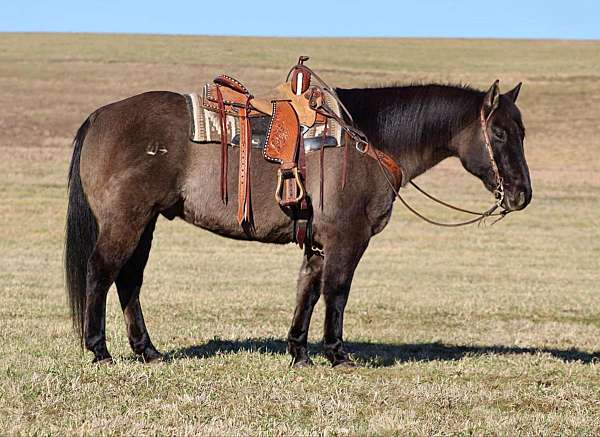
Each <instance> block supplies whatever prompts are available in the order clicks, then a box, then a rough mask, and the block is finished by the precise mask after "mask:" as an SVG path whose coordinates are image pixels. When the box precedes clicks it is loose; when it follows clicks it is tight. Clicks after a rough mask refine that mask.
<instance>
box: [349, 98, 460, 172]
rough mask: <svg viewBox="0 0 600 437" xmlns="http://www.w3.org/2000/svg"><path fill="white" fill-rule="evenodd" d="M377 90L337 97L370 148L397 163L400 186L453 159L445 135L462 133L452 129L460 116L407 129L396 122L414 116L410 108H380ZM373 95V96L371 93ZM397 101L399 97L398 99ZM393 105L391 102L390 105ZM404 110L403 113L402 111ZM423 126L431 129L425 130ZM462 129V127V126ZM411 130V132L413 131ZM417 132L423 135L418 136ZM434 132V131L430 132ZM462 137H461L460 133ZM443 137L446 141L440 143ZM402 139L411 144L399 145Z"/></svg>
mask: <svg viewBox="0 0 600 437" xmlns="http://www.w3.org/2000/svg"><path fill="white" fill-rule="evenodd" d="M377 92H381V90H378V89H363V90H341V96H340V97H341V98H342V100H343V102H344V104H347V106H348V108H349V110H350V112H351V113H352V115H353V118H354V120H355V122H356V123H357V125H358V127H359V128H360V129H361V130H363V131H364V132H365V134H366V135H367V137H368V138H369V139H370V140H371V141H373V145H374V146H375V147H377V148H380V149H382V150H383V151H385V152H386V153H388V154H389V155H391V156H392V157H394V159H395V160H396V161H397V163H398V164H399V165H400V167H401V168H402V172H403V184H406V183H408V181H410V180H411V179H413V178H415V177H417V176H419V175H421V174H423V173H424V172H426V171H427V170H429V169H430V168H432V167H434V166H435V165H437V164H439V163H440V162H441V161H443V160H444V159H446V158H448V157H450V156H457V150H458V149H457V148H456V147H455V145H454V144H453V143H454V142H455V140H454V136H453V135H446V134H447V133H449V132H452V131H455V130H457V128H458V131H460V132H462V131H463V130H464V128H461V127H458V126H456V124H457V122H458V120H461V119H462V118H464V114H461V113H459V111H458V110H457V113H456V114H450V116H449V117H448V118H447V119H446V120H445V123H442V124H440V118H439V117H438V118H435V117H436V115H435V114H434V113H432V114H431V117H433V118H435V119H432V120H428V119H426V118H425V119H423V120H420V123H422V125H419V126H410V124H409V123H399V122H398V120H399V119H402V118H403V117H406V118H407V119H410V118H411V117H414V112H411V108H410V107H409V108H408V109H407V108H406V107H405V106H402V105H397V106H396V107H394V106H393V105H392V106H391V108H392V109H389V108H390V106H386V105H382V104H380V102H379V101H378V99H377V97H375V98H374V96H377V94H376V93H377ZM371 93H373V94H371ZM397 98H402V96H398V97H397ZM392 103H393V102H392ZM404 111H406V113H405V112H404ZM426 126H432V127H431V128H426ZM465 128H466V127H465ZM436 129H437V130H438V131H439V133H440V135H435V134H434V135H431V133H432V132H431V131H432V130H436ZM413 131H414V132H413ZM420 132H425V134H423V135H421V136H420V137H419V133H420ZM434 133H435V132H434ZM461 136H462V134H461ZM426 137H428V138H437V137H439V138H440V140H439V141H432V140H431V139H429V140H428V141H423V142H422V143H421V142H420V141H419V140H415V138H426ZM445 137H447V140H443V139H444V138H445ZM403 138H412V141H406V143H405V144H403V142H404V140H403Z"/></svg>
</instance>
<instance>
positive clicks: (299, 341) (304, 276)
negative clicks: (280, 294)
mask: <svg viewBox="0 0 600 437" xmlns="http://www.w3.org/2000/svg"><path fill="white" fill-rule="evenodd" d="M322 272H323V258H321V257H319V256H316V255H315V256H312V257H311V258H310V259H308V258H307V257H306V256H305V257H304V261H303V262H302V267H300V274H299V275H298V292H297V294H296V310H295V311H294V319H293V320H292V326H291V328H290V332H289V333H288V351H289V353H290V355H292V365H293V366H296V367H302V366H307V365H311V364H312V361H311V360H310V358H309V356H308V346H307V342H308V328H309V326H310V319H311V316H312V312H313V309H314V307H315V304H316V303H317V301H318V300H319V296H320V295H321V274H322Z"/></svg>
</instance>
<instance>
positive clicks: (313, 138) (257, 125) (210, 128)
mask: <svg viewBox="0 0 600 437" xmlns="http://www.w3.org/2000/svg"><path fill="white" fill-rule="evenodd" d="M324 94H325V101H326V103H327V105H329V107H330V108H331V109H332V110H334V111H335V113H336V114H338V115H339V114H340V108H339V105H338V103H337V101H336V100H335V99H334V98H332V97H331V96H330V95H329V94H327V93H324ZM183 96H184V97H185V100H186V102H187V105H188V109H189V113H190V115H191V117H192V123H191V128H190V140H191V141H193V142H195V143H219V142H221V123H220V122H219V114H218V113H216V112H213V111H209V110H208V109H206V108H204V107H202V105H201V104H200V101H201V99H202V96H200V95H198V94H197V93H189V94H184V95H183ZM225 119H226V123H227V143H228V144H235V145H239V135H240V119H239V118H238V117H234V116H232V115H227V116H226V118H225ZM270 120H271V117H268V116H264V117H251V118H250V126H251V127H252V146H253V147H256V148H262V147H263V146H264V143H265V137H266V134H267V130H268V128H269V123H270ZM324 128H325V126H324V125H322V124H315V125H314V126H313V127H312V128H310V129H309V130H308V131H307V132H306V133H305V134H304V139H305V148H306V151H307V152H309V151H314V150H318V149H319V147H314V145H315V144H320V139H321V138H320V137H321V135H322V134H323V129H324ZM342 133H343V131H342V128H341V127H340V125H339V124H338V123H337V122H336V121H335V120H332V119H329V120H328V122H327V136H328V137H333V138H335V142H332V141H331V138H328V139H327V141H326V144H325V145H326V146H331V145H332V143H334V144H335V145H337V146H341V145H343V138H344V135H342ZM306 140H308V141H306ZM307 144H311V145H312V146H311V147H310V148H309V147H307Z"/></svg>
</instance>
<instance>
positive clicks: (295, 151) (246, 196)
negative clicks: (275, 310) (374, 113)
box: [200, 56, 402, 255]
mask: <svg viewBox="0 0 600 437" xmlns="http://www.w3.org/2000/svg"><path fill="white" fill-rule="evenodd" d="M307 60H308V57H306V56H300V58H299V60H298V63H297V64H296V65H295V66H293V67H292V68H291V69H290V71H289V72H288V76H287V79H286V82H285V83H283V84H282V85H280V86H278V87H277V88H275V90H274V91H273V92H272V93H271V94H270V96H269V98H266V99H260V98H255V97H254V96H253V95H252V94H251V93H250V92H249V91H248V89H247V88H246V87H245V86H244V85H243V84H242V83H240V82H239V81H238V80H236V79H234V78H232V77H230V76H228V75H220V76H217V77H216V78H215V79H214V80H213V83H212V84H208V85H207V86H206V87H205V91H204V96H203V98H202V99H201V101H200V106H202V107H203V108H204V109H205V110H208V111H211V112H215V113H217V114H218V117H219V124H220V126H219V127H220V129H219V130H220V142H221V174H220V176H221V178H220V179H221V181H220V193H221V198H222V200H223V202H225V203H227V201H228V190H227V167H228V136H227V118H228V116H233V117H234V118H237V119H238V120H239V125H240V128H239V147H240V153H239V174H238V211H237V220H238V222H239V224H240V225H241V226H242V227H243V228H244V230H245V231H246V232H248V233H251V232H252V229H253V227H254V222H253V213H252V202H251V183H250V171H251V169H250V153H251V149H252V148H253V147H252V127H251V124H250V120H251V119H257V118H258V117H270V122H269V126H268V129H267V132H266V138H265V140H264V146H262V154H263V156H264V158H265V159H266V160H267V161H269V162H273V163H277V164H279V169H278V170H277V184H276V188H275V199H276V201H277V203H278V204H279V206H280V207H281V208H282V210H283V211H284V212H285V213H286V214H287V215H289V216H290V217H291V218H292V219H293V221H294V235H293V239H294V241H295V242H296V243H298V245H299V246H300V248H303V247H304V248H305V251H306V253H307V254H309V255H311V254H313V253H316V251H318V249H317V248H315V246H314V245H313V241H312V231H311V221H312V216H313V210H312V203H311V199H310V196H309V195H308V193H307V192H306V189H305V182H306V166H305V153H306V151H305V146H304V134H305V133H306V132H307V131H308V130H309V129H310V128H312V127H313V126H318V125H320V126H321V127H322V135H321V144H320V147H319V149H320V157H321V165H320V170H321V174H320V198H319V202H320V207H321V208H322V207H323V203H322V202H323V155H324V154H323V150H324V147H325V139H326V136H327V127H328V122H329V121H330V120H331V119H333V120H334V121H335V122H337V123H338V124H339V126H340V127H341V128H342V129H343V131H344V143H345V144H344V145H345V146H346V151H345V153H344V156H345V160H347V155H348V149H349V144H350V142H354V144H355V146H356V148H357V149H358V150H359V151H360V152H362V153H366V154H367V155H369V156H371V157H373V158H375V159H377V160H378V161H379V162H380V164H382V165H383V166H384V167H385V168H386V170H387V172H388V173H389V174H390V175H391V177H392V178H393V179H394V182H395V183H396V186H397V187H399V186H400V183H401V177H402V175H401V170H400V167H399V166H398V165H397V163H396V162H395V161H394V160H393V159H391V158H390V157H389V156H388V155H386V154H385V153H383V152H381V151H379V150H377V149H375V148H374V147H373V146H370V145H369V143H368V140H367V138H366V136H365V135H364V134H363V133H362V132H361V131H360V130H358V129H357V128H356V127H355V126H353V125H352V117H351V115H350V114H349V113H348V111H347V110H346V108H345V107H344V105H343V103H342V102H341V101H340V100H339V99H338V97H337V95H336V94H335V90H334V89H333V88H331V87H329V86H328V85H327V84H326V83H325V82H324V81H323V80H322V79H321V78H320V77H319V76H317V75H316V74H315V73H314V72H313V71H312V70H311V69H310V68H309V67H308V66H306V65H305V64H304V62H305V61H307ZM326 94H328V95H329V96H331V97H333V99H335V102H337V104H338V105H339V107H340V108H341V110H343V111H344V115H345V117H344V116H342V115H340V114H339V112H338V111H336V110H334V109H333V108H332V107H331V106H330V105H328V104H327V99H326V98H325V97H326ZM330 101H331V100H330ZM346 120H348V121H346ZM336 145H338V146H342V144H337V143H336ZM346 167H347V164H346V162H344V171H343V177H342V189H343V187H344V185H345V181H346Z"/></svg>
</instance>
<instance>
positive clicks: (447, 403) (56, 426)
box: [0, 34, 600, 435]
mask: <svg viewBox="0 0 600 437" xmlns="http://www.w3.org/2000/svg"><path fill="white" fill-rule="evenodd" d="M299 54H307V55H310V56H312V58H313V59H312V60H311V65H312V67H313V68H315V69H316V70H317V71H319V72H321V73H322V76H323V77H324V78H325V79H326V80H329V81H330V82H332V83H334V84H337V85H339V86H364V85H369V84H387V83H396V82H398V83H406V82H415V81H417V82H428V81H441V82H463V83H471V84H472V85H474V86H477V87H480V88H484V87H488V86H489V85H490V84H491V83H492V81H493V80H494V79H496V78H500V79H501V81H502V82H501V83H502V84H503V87H504V90H508V89H510V88H512V87H513V86H514V85H515V83H516V82H518V81H521V80H522V81H524V87H523V90H522V91H521V96H520V100H519V105H520V107H521V109H522V112H523V115H524V120H525V124H526V126H527V129H528V134H527V141H526V153H527V157H528V161H529V166H530V169H531V175H532V182H533V188H534V197H533V202H532V204H531V205H530V206H529V207H528V208H527V210H525V211H523V212H522V213H518V214H513V215H511V216H509V217H508V218H507V219H506V220H504V221H503V222H502V223H500V224H498V225H496V226H494V227H481V228H477V227H474V228H467V229H462V230H446V229H440V228H435V227H431V226H429V225H426V224H424V223H422V222H420V221H417V219H416V218H414V216H411V215H409V214H408V213H407V212H406V211H405V210H403V209H402V208H401V206H399V205H396V208H395V212H394V215H393V218H392V222H391V223H390V225H389V226H388V227H387V229H386V230H385V231H384V232H383V233H382V234H381V235H379V236H378V237H376V238H375V239H374V240H373V241H372V244H371V246H370V248H369V250H368V251H367V254H366V255H365V257H364V259H363V261H362V263H361V264H360V266H359V268H358V271H357V274H356V276H355V281H354V285H353V291H352V293H351V295H350V301H349V304H348V307H347V311H346V319H345V320H346V325H345V326H346V329H345V338H346V340H347V341H348V346H349V349H350V351H351V352H353V354H354V356H355V358H356V359H357V361H359V362H360V363H361V364H362V367H360V368H357V369H355V370H352V371H340V370H336V369H331V368H330V367H329V366H328V365H327V364H326V361H325V359H324V357H322V356H320V355H319V347H318V343H319V340H320V337H321V330H322V322H323V314H322V305H321V304H319V305H318V306H317V310H316V314H315V317H314V320H313V324H312V330H311V337H310V340H311V342H312V343H313V353H314V354H316V362H317V366H315V367H314V368H309V369H301V370H294V369H291V368H289V367H288V363H289V358H288V356H287V354H286V352H285V343H284V339H285V336H286V333H287V329H288V326H289V323H290V321H291V316H292V311H293V305H294V297H295V277H296V273H297V269H298V266H299V263H300V259H301V253H300V251H298V250H297V249H295V248H294V247H291V246H286V247H274V246H268V245H260V244H257V243H241V242H235V241H230V240H225V239H222V238H219V237H216V236H213V235H211V234H208V233H206V232H203V231H200V230H198V229H195V228H193V227H191V226H189V225H186V224H184V223H183V222H181V221H175V222H172V223H171V222H167V221H166V220H164V219H160V220H159V223H158V226H157V232H156V233H155V240H154V250H153V251H152V253H151V256H150V262H149V266H148V268H147V269H146V276H145V284H144V289H143V291H142V305H143V306H144V310H145V316H146V321H147V324H148V327H149V330H150V334H151V335H152V337H153V340H154V343H155V345H156V346H157V347H158V348H159V349H160V350H161V351H163V352H166V353H167V354H168V358H169V360H168V362H167V363H165V364H161V365H152V366H147V365H144V364H142V363H139V362H138V361H136V359H135V358H134V356H133V355H132V353H131V351H130V349H129V346H128V344H127V339H126V336H125V329H124V323H123V318H122V315H121V311H120V308H119V305H118V299H117V297H116V293H114V291H113V292H111V293H110V294H109V304H108V318H107V325H108V326H107V335H108V340H109V349H110V350H111V352H112V354H113V356H114V357H115V359H116V361H117V362H116V364H115V365H114V366H104V367H98V366H94V365H91V364H90V360H91V356H90V354H88V353H84V352H82V351H81V350H80V349H79V347H78V343H77V340H76V338H75V336H74V334H73V333H72V332H71V323H70V320H69V318H68V311H67V309H66V298H65V293H64V290H63V277H62V245H63V227H64V217H65V211H66V173H67V168H68V161H69V159H70V155H71V150H72V149H71V140H72V137H73V135H74V133H75V131H76V129H77V128H78V127H79V125H80V124H81V122H82V121H83V120H84V119H85V117H86V116H87V115H88V114H89V113H90V112H92V111H93V110H94V109H96V108H97V107H99V106H101V105H103V104H105V103H108V102H111V101H114V100H117V99H121V98H124V97H127V96H130V95H133V94H136V93H139V92H142V91H145V90H150V89H171V90H175V91H181V92H185V91H190V90H194V89H199V87H200V85H201V84H203V83H204V82H206V81H208V80H209V79H211V78H212V77H213V76H215V75H216V74H218V73H220V72H228V73H230V74H232V75H233V76H235V77H238V78H239V79H241V80H242V81H243V82H245V83H247V84H249V85H251V86H252V88H253V89H255V90H257V91H265V90H267V89H268V88H269V87H270V86H271V85H273V84H274V83H277V82H280V81H282V80H283V76H284V74H285V73H286V72H287V69H288V68H289V66H290V65H291V64H292V63H293V62H294V61H295V60H296V58H297V56H298V55H299ZM599 65H600V42H571V41H553V42H548V41H495V40H486V41H471V40H433V39H432V40H418V39H411V40H400V39H370V40H361V39H344V40H335V39H334V40H325V39H261V38H255V39H243V40H242V39H237V38H216V37H215V38H213V37H164V36H161V37H157V36H94V35H76V34H73V35H58V34H57V35H40V34H0V153H1V156H2V157H1V158H0V175H1V179H0V180H1V181H2V183H1V184H0V205H1V206H0V279H1V281H0V434H17V433H18V434H40V435H49V434H71V433H82V434H83V433H93V434H96V433H98V434H100V433H103V434H130V435H140V434H198V433H201V434H213V435H214V434H263V433H265V434H274V435H288V434H314V435H320V434H327V435H355V434H398V433H401V434H423V435H431V434H444V435H445V434H453V433H459V434H470V433H475V434H503V435H514V434H537V435H548V434H588V435H593V434H595V435H598V434H599V433H600V365H599V363H600V361H599V359H600V352H599V351H600V280H599V276H600V275H599V272H598V267H599V261H598V259H599V257H600V238H599V230H600V219H599V217H600V202H599V199H600V123H599V121H598V120H600V71H599V70H598V66H599ZM420 180H421V181H422V183H423V185H424V186H426V187H428V188H430V189H431V190H432V191H433V192H434V193H436V194H438V195H440V196H441V197H442V198H444V199H449V200H451V201H455V202H458V203H460V204H463V205H467V206H472V207H477V206H479V207H482V206H485V205H486V204H487V202H488V200H489V195H488V194H487V193H486V192H485V191H484V189H483V187H482V186H481V184H480V183H479V182H478V181H476V180H475V179H473V178H472V177H470V176H468V175H466V173H465V172H464V171H463V170H462V169H461V168H460V167H459V164H457V163H456V162H454V161H449V162H446V163H444V164H443V165H441V166H440V167H438V168H436V169H434V170H433V171H431V172H430V173H428V174H427V175H426V176H424V177H422V178H420ZM408 197H409V198H410V199H413V203H415V204H416V205H418V206H419V208H421V209H423V210H425V211H427V212H429V213H431V214H433V215H437V216H440V214H441V216H442V217H444V218H458V217H457V216H452V215H448V213H447V212H446V211H443V212H440V211H439V210H437V209H436V208H433V207H431V206H430V205H429V204H427V203H426V202H425V200H423V199H422V198H419V197H416V196H414V194H412V193H409V194H408ZM264 260H268V261H269V262H268V263H264V262H263V261H264ZM265 264H266V265H269V266H271V267H269V268H267V269H266V268H265V267H264V265H265ZM276 272H277V273H279V274H278V275H275V274H274V273H276Z"/></svg>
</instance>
